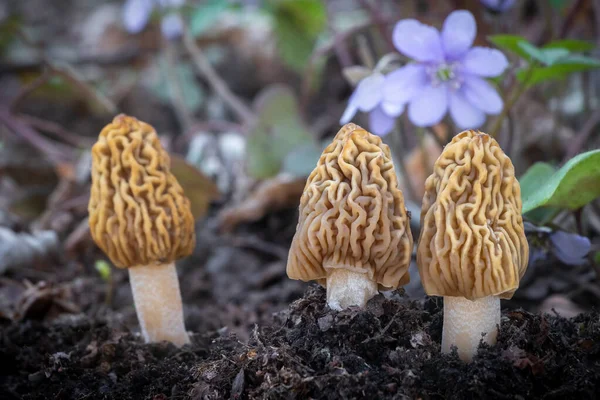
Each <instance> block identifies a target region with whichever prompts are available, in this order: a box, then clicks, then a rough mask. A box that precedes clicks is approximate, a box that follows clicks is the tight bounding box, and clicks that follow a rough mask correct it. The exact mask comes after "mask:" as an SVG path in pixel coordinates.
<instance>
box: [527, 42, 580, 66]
mask: <svg viewBox="0 0 600 400" xmlns="http://www.w3.org/2000/svg"><path fill="white" fill-rule="evenodd" d="M518 46H519V47H520V48H521V50H523V51H524V52H525V53H526V54H527V55H528V56H529V57H531V58H532V59H534V60H537V61H539V62H541V63H542V64H545V65H553V64H554V63H556V62H557V61H559V60H561V59H563V58H565V57H566V56H568V55H569V50H567V49H562V48H549V49H540V48H537V47H536V46H534V45H532V44H531V43H529V42H519V43H518Z"/></svg>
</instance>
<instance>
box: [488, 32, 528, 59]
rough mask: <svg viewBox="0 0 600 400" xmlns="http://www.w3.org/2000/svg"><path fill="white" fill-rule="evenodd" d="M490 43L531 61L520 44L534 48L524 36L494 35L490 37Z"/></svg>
mask: <svg viewBox="0 0 600 400" xmlns="http://www.w3.org/2000/svg"><path fill="white" fill-rule="evenodd" d="M488 39H489V41H490V42H492V43H493V44H495V45H496V46H498V47H500V48H501V49H504V50H508V51H510V52H513V53H515V54H517V55H518V56H520V57H522V58H525V59H529V54H528V53H527V52H526V51H525V50H524V49H523V48H522V47H521V45H520V44H522V43H528V44H529V45H531V46H533V45H532V44H531V43H529V42H528V41H527V39H525V38H524V37H523V36H519V35H492V36H488Z"/></svg>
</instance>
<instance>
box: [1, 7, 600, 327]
mask: <svg viewBox="0 0 600 400" xmlns="http://www.w3.org/2000/svg"><path fill="white" fill-rule="evenodd" d="M458 9H462V10H468V11H469V12H470V13H471V14H472V15H473V16H474V18H475V21H476V25H477V35H476V38H475V45H476V46H485V47H492V48H496V49H499V50H500V51H502V52H503V53H504V54H505V56H506V57H507V59H508V66H507V68H506V70H505V71H504V72H503V74H501V75H499V76H496V77H494V78H493V79H492V80H491V82H492V84H493V85H494V88H495V89H496V90H497V92H498V94H499V96H500V97H501V98H502V100H503V103H502V104H503V107H502V110H501V112H496V113H495V114H497V115H487V118H486V121H485V124H483V125H482V126H481V127H480V129H481V130H482V131H484V132H488V133H492V132H493V134H494V135H495V136H496V138H497V140H498V141H499V143H500V144H501V146H502V148H503V149H504V151H505V152H506V153H507V154H508V155H509V156H510V157H511V159H512V161H513V163H514V166H515V169H516V173H517V176H518V177H519V178H520V179H521V185H522V190H523V193H524V198H525V195H533V194H534V193H535V192H536V191H538V190H539V189H540V188H541V187H542V186H543V185H544V184H545V183H546V182H550V184H551V183H552V182H553V181H552V179H554V178H552V177H553V176H556V175H557V174H558V175H560V174H559V173H557V172H556V170H557V169H558V168H560V167H561V166H563V165H565V164H566V163H567V162H568V161H569V160H571V159H572V158H573V157H574V156H576V155H578V154H583V153H584V152H589V151H592V152H590V153H585V154H586V156H585V157H584V158H585V159H583V158H582V159H578V160H580V161H581V162H579V163H578V164H577V166H578V167H580V166H581V165H583V164H585V165H584V167H585V168H584V169H583V172H581V170H573V169H572V168H571V169H568V168H570V167H572V166H573V165H574V164H569V165H567V170H562V171H563V172H565V171H566V172H565V174H566V175H562V176H563V177H564V176H567V177H568V178H569V179H570V180H569V181H568V182H567V183H568V184H570V187H569V190H570V191H567V192H565V193H567V195H565V196H563V199H562V203H561V201H558V200H556V201H554V202H549V201H546V200H544V199H542V200H540V201H539V202H538V203H536V205H535V206H532V207H533V208H532V211H531V212H530V213H528V214H527V215H526V219H527V221H528V223H527V231H528V238H529V240H530V247H531V259H530V265H529V268H528V271H527V273H526V275H525V277H524V278H523V280H522V282H521V288H520V290H518V291H517V292H516V294H515V296H514V298H513V299H512V300H511V301H507V302H505V304H504V305H505V306H506V307H511V308H514V307H524V308H526V309H529V310H533V311H538V310H542V311H546V312H557V313H559V314H561V315H564V316H566V317H571V316H574V315H577V314H578V313H581V312H583V311H585V310H588V309H590V308H591V307H594V306H598V304H600V285H599V283H600V275H598V273H599V272H600V256H599V254H600V253H598V252H599V251H600V240H599V237H598V234H599V233H600V202H599V201H598V200H597V197H598V196H599V195H600V193H599V192H598V190H600V180H599V179H600V178H599V176H600V175H599V174H600V167H599V165H600V160H599V159H598V157H597V156H598V154H597V153H594V152H593V150H594V149H598V148H599V147H600V146H599V143H600V135H598V132H599V130H600V128H599V123H600V109H599V108H598V104H599V96H600V84H599V82H600V74H599V72H598V68H599V67H600V61H598V59H597V57H600V54H599V49H598V44H599V42H600V32H599V30H600V2H599V1H597V0H573V1H565V0H515V1H501V0H498V1H492V0H486V1H483V0H482V1H479V0H455V1H450V0H447V1H424V0H406V1H405V0H402V1H385V0H356V1H346V0H343V1H342V0H331V1H326V0H264V1H261V0H247V1H218V0H206V1H191V0H190V1H186V0H127V1H106V2H97V1H93V0H55V1H54V0H53V1H47V0H9V1H3V2H2V3H0V88H1V89H0V319H2V320H4V321H24V320H28V319H38V320H40V319H41V320H52V319H53V318H56V317H57V316H58V315H61V314H64V313H73V314H77V313H85V314H87V315H88V316H90V317H93V318H102V319H106V320H108V321H110V322H111V323H112V324H116V325H122V326H124V327H128V328H131V329H133V330H136V329H137V320H136V317H135V311H134V308H133V302H132V298H131V292H130V288H129V285H128V282H127V273H126V271H124V270H119V269H116V268H114V267H113V266H111V265H110V262H109V261H108V260H107V259H106V258H105V256H104V255H103V254H102V253H101V252H100V251H99V250H98V249H97V248H96V246H95V245H94V243H93V241H92V240H91V237H90V234H89V229H88V223H87V204H88V200H89V189H90V153H89V150H90V147H91V145H93V143H94V141H95V140H96V138H97V135H98V134H99V132H100V130H101V129H102V128H103V127H104V126H105V125H106V124H108V123H109V122H110V121H111V120H112V118H113V117H114V116H115V115H117V114H119V113H126V114H129V115H132V116H135V117H136V118H138V119H140V120H142V121H145V122H147V123H149V124H151V125H152V126H154V128H156V130H157V132H158V133H159V135H160V137H161V140H162V142H163V145H164V146H165V148H166V149H167V150H168V151H169V152H170V153H171V155H172V170H173V173H174V174H175V175H176V176H177V178H178V179H179V181H180V182H181V184H182V186H183V187H184V190H185V192H186V194H187V195H188V197H189V198H190V199H191V201H192V207H193V211H194V215H195V217H196V218H197V242H198V243H197V246H196V250H195V252H194V255H193V256H191V257H188V258H186V259H184V260H182V261H181V262H180V263H179V267H178V271H179V274H180V282H181V290H182V295H183V300H184V303H185V309H184V311H185V317H186V326H187V328H188V330H191V331H196V332H201V331H208V330H216V329H221V328H224V327H227V328H226V329H231V330H234V331H235V332H236V333H238V334H239V335H240V337H241V338H245V337H247V335H248V333H249V332H250V330H251V328H252V326H253V324H255V323H258V322H261V321H268V320H269V319H270V318H271V315H272V313H273V312H276V311H278V310H281V309H283V308H285V307H286V306H287V305H288V304H289V303H290V302H291V301H293V300H294V299H296V298H298V297H300V296H301V295H302V293H303V291H304V290H305V288H306V284H305V283H301V282H297V281H291V280H289V279H288V278H287V276H286V274H285V265H286V260H287V252H288V249H289V245H290V242H291V240H292V237H293V235H294V232H295V228H296V223H297V218H298V214H297V207H298V202H299V198H300V196H301V194H302V190H303V187H304V184H305V182H306V178H307V176H308V174H309V173H310V171H311V170H312V169H313V168H314V166H315V163H316V161H317V159H318V157H319V155H320V153H321V151H322V149H323V148H324V146H326V145H327V144H328V143H329V142H330V141H331V139H332V137H333V135H335V133H336V132H337V131H338V130H339V128H340V127H341V124H340V119H341V117H342V115H343V114H344V111H345V110H347V107H348V106H349V99H350V97H351V96H352V95H353V93H354V92H355V89H356V87H357V85H359V84H360V82H361V81H363V80H364V79H365V77H367V76H368V75H369V74H372V73H375V72H377V73H382V74H384V73H387V72H389V71H393V70H394V68H399V67H401V66H402V65H405V64H406V63H407V62H409V61H410V57H407V56H406V54H402V52H399V51H398V48H397V43H396V40H394V38H393V30H394V27H395V25H396V24H397V23H398V21H400V20H403V19H408V18H414V19H417V20H419V21H421V22H422V23H423V24H427V25H431V26H433V27H435V28H436V29H442V25H443V23H444V20H445V19H446V17H447V16H448V15H449V14H450V13H451V12H452V11H454V10H458ZM355 111H356V110H355ZM361 111H368V110H363V109H361V110H359V111H358V112H357V113H356V115H355V116H354V118H352V121H353V122H355V123H357V124H360V125H361V126H363V127H365V128H367V129H371V127H370V125H371V124H372V120H371V119H370V116H369V114H368V112H361ZM498 111H500V110H498ZM460 131H461V129H460V128H459V126H458V125H457V124H456V122H455V121H454V119H453V118H450V117H449V116H445V117H444V118H442V119H441V120H440V121H438V122H436V123H435V124H433V125H431V126H426V127H422V126H421V127H419V126H417V125H416V124H414V123H413V121H412V120H411V118H410V115H409V113H408V112H404V113H403V114H401V115H399V116H397V118H395V119H394V127H393V129H391V132H386V134H385V135H384V136H383V140H384V141H385V142H386V143H387V144H388V145H389V146H390V148H391V150H392V153H393V156H394V161H395V163H396V171H397V173H398V177H399V181H400V184H401V187H402V190H403V193H404V196H405V199H406V203H407V208H408V209H409V211H411V213H412V222H411V224H412V226H413V234H414V235H415V238H417V237H418V232H419V214H420V207H421V199H422V196H423V185H424V181H425V178H426V177H427V175H428V174H429V173H430V172H431V167H432V165H433V162H434V161H435V159H436V158H437V157H438V156H439V154H440V152H441V149H442V146H443V145H445V144H446V143H447V142H448V141H449V140H450V139H451V138H452V136H454V135H455V134H457V133H458V132H460ZM532 168H533V169H532ZM582 168H583V167H582ZM573 171H574V172H573ZM578 171H579V172H578ZM559 172H560V171H559ZM528 173H529V175H527V174H528ZM553 174H554V175H553ZM573 176H574V177H573ZM556 179H558V178H556ZM561 179H562V178H561ZM560 182H561V184H562V183H564V179H563V181H560ZM561 187H562V186H561ZM565 190H566V189H565ZM573 191H574V192H575V193H579V192H580V191H583V192H582V193H585V196H584V197H585V200H584V201H582V202H579V203H577V204H572V203H568V202H567V201H566V200H565V198H567V199H568V198H570V195H569V193H571V194H572V193H574V192H573ZM544 201H546V202H545V203H544ZM563 203H564V204H563ZM567 203H568V204H567ZM540 205H541V206H544V207H542V208H540V207H538V206H540ZM549 205H550V206H552V207H548V206H549ZM415 241H416V240H415ZM413 260H414V257H413ZM413 264H414V261H413ZM405 289H406V292H407V294H408V295H409V296H410V297H411V298H413V299H423V298H424V293H423V291H422V289H421V286H420V282H419V276H418V273H417V270H416V268H415V266H414V265H413V266H412V267H411V283H410V284H409V285H408V286H407V287H406V288H405ZM386 295H388V296H393V295H396V294H395V293H388V294H386ZM552 310H554V311H552Z"/></svg>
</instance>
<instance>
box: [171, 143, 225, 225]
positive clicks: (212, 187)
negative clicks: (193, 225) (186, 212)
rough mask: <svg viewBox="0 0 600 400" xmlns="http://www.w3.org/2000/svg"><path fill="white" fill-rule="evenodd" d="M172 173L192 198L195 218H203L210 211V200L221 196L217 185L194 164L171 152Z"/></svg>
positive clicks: (191, 203)
mask: <svg viewBox="0 0 600 400" xmlns="http://www.w3.org/2000/svg"><path fill="white" fill-rule="evenodd" d="M169 157H170V158H171V173H172V174H173V175H175V178H177V182H179V184H180V185H181V187H182V188H183V192H184V193H185V196H186V197H187V198H188V199H189V200H190V208H191V211H192V215H193V216H194V218H195V219H200V218H202V217H203V216H204V215H205V214H206V212H207V211H208V207H209V205H210V202H211V201H213V200H217V199H218V198H219V197H220V193H219V189H218V188H217V185H216V184H215V183H214V182H213V181H212V180H210V179H209V178H208V177H207V176H206V175H204V174H203V173H202V172H200V171H199V170H198V169H197V168H196V167H194V166H193V165H192V164H190V163H188V162H187V161H186V160H185V159H184V158H183V157H181V156H179V155H177V154H170V155H169Z"/></svg>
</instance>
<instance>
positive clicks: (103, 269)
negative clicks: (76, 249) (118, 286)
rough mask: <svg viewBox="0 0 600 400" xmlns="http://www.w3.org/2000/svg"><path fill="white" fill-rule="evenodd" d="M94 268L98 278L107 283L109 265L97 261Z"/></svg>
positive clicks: (102, 261)
mask: <svg viewBox="0 0 600 400" xmlns="http://www.w3.org/2000/svg"><path fill="white" fill-rule="evenodd" d="M94 268H96V271H98V273H99V274H100V278H102V280H103V281H108V280H109V279H110V264H109V263H107V262H106V261H104V260H97V261H96V262H95V263H94Z"/></svg>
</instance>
